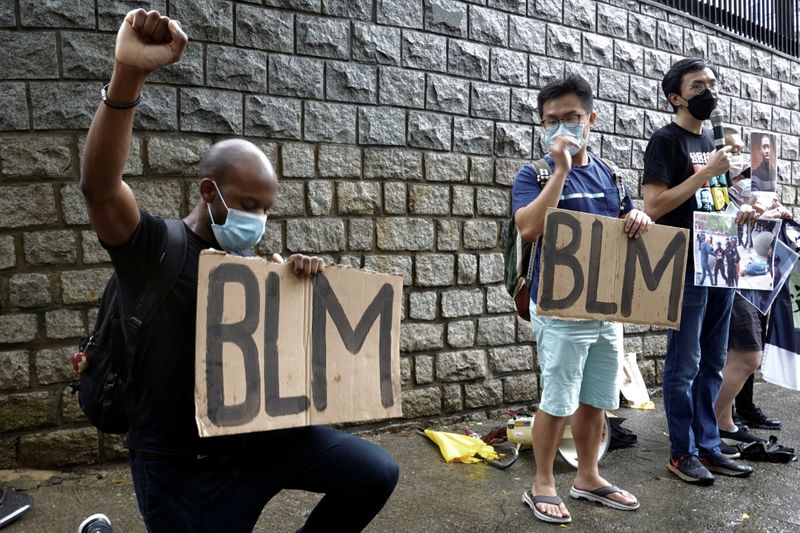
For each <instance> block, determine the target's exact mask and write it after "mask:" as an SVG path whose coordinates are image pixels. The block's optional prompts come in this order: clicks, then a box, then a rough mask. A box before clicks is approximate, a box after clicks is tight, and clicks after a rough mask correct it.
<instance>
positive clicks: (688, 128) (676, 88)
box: [642, 59, 752, 485]
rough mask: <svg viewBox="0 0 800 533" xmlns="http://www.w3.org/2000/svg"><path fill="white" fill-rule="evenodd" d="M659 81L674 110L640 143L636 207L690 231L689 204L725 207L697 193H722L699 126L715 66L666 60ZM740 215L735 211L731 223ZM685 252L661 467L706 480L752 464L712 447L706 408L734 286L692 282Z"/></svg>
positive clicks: (710, 404) (724, 163)
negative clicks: (666, 452) (666, 450)
mask: <svg viewBox="0 0 800 533" xmlns="http://www.w3.org/2000/svg"><path fill="white" fill-rule="evenodd" d="M661 86H662V89H663V90H664V96H666V97H667V100H668V101H669V103H670V104H671V105H672V107H673V109H674V110H675V120H674V121H673V122H671V123H669V124H667V125H666V126H664V127H663V128H661V129H659V130H658V131H656V132H655V133H653V136H652V137H651V138H650V141H649V142H648V144H647V149H646V150H645V155H644V173H643V176H642V196H643V197H644V208H645V211H647V214H648V215H650V216H651V217H652V218H653V219H654V220H655V221H656V222H658V223H659V224H666V225H669V226H677V227H679V228H687V229H690V230H691V229H692V227H693V220H694V212H695V211H712V210H714V209H716V210H718V211H722V210H724V209H725V207H726V203H727V202H726V201H723V202H720V203H719V204H717V203H709V202H707V201H704V198H707V197H708V196H709V194H710V196H711V197H712V198H720V199H727V198H728V194H727V187H726V184H727V179H726V178H725V172H726V171H727V170H728V169H729V168H730V165H731V163H730V150H731V148H730V147H729V146H726V147H724V148H721V149H720V150H715V149H714V139H713V136H712V134H711V131H710V130H704V129H703V121H705V120H706V119H708V118H709V116H711V111H713V109H714V108H715V107H716V105H717V77H716V72H715V71H714V69H713V68H712V67H711V66H710V65H708V64H707V63H706V62H705V61H703V60H702V59H682V60H680V61H677V62H676V63H674V64H673V65H672V67H671V68H670V69H669V71H668V72H667V74H666V75H665V76H664V79H663V81H662V82H661ZM747 217H749V215H748V214H747V213H745V212H743V211H740V213H739V216H738V220H737V222H740V223H741V222H743V221H744V219H745V218H747ZM692 252H693V251H692V250H690V251H689V253H690V254H691V253H692ZM720 255H722V253H721V251H720ZM689 259H690V260H689V261H687V263H686V264H687V268H686V281H685V284H684V292H683V308H682V312H681V324H680V329H679V330H669V331H668V332H667V340H668V343H667V353H666V357H665V360H664V378H663V382H664V411H665V412H666V415H667V423H668V425H669V440H670V459H669V463H668V464H667V469H668V470H669V471H670V472H672V473H673V474H674V475H675V476H677V477H678V478H680V479H682V480H683V481H686V482H688V483H696V484H699V485H711V484H712V483H714V475H713V474H712V473H711V472H714V473H717V474H723V475H728V476H740V477H745V476H748V475H750V473H751V472H752V468H750V467H749V466H747V465H744V464H741V463H737V462H735V461H732V460H731V459H729V458H728V457H726V456H725V455H723V454H722V453H721V452H720V436H719V428H718V427H717V418H716V415H715V413H714V401H715V399H716V398H717V394H718V393H719V390H720V385H721V384H722V368H723V366H724V364H725V354H726V351H727V346H728V325H729V323H730V316H731V307H732V305H733V293H734V291H733V290H732V289H730V288H728V287H716V286H714V287H701V286H696V285H695V276H694V262H693V261H691V256H690V257H689ZM718 261H720V262H721V258H720V259H719V260H718ZM717 264H720V263H717ZM715 276H716V274H715ZM714 284H715V285H716V280H715V283H714Z"/></svg>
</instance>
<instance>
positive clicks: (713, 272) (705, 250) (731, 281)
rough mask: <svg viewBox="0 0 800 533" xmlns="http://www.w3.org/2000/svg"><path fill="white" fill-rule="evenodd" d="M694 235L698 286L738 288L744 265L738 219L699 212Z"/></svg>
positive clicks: (720, 214) (696, 282) (696, 281)
mask: <svg viewBox="0 0 800 533" xmlns="http://www.w3.org/2000/svg"><path fill="white" fill-rule="evenodd" d="M693 235H694V238H695V241H694V244H693V249H694V274H695V280H694V284H695V285H698V286H702V287H735V286H736V281H737V277H738V268H739V264H740V263H741V258H740V257H739V248H738V246H737V244H738V239H737V235H736V216H735V215H726V214H723V213H700V212H695V214H694V233H693Z"/></svg>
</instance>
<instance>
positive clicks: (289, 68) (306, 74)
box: [269, 55, 324, 99]
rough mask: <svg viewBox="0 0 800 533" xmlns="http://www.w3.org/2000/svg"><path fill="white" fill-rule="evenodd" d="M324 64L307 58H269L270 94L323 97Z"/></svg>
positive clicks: (279, 56) (273, 56)
mask: <svg viewBox="0 0 800 533" xmlns="http://www.w3.org/2000/svg"><path fill="white" fill-rule="evenodd" d="M323 72H324V69H323V62H322V61H320V60H319V59H310V58H306V57H289V56H282V55H270V56H269V92H270V94H277V95H282V96H297V97H301V98H318V99H321V98H322V95H323V90H324V89H323Z"/></svg>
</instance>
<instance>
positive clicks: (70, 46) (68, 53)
mask: <svg viewBox="0 0 800 533" xmlns="http://www.w3.org/2000/svg"><path fill="white" fill-rule="evenodd" d="M0 41H2V39H1V38H0ZM61 57H62V64H63V71H64V78H78V79H81V80H86V79H93V80H108V79H110V78H111V71H112V70H113V69H114V36H113V35H104V34H92V33H77V32H64V33H62V34H61ZM53 58H55V54H53ZM53 61H55V59H53Z"/></svg>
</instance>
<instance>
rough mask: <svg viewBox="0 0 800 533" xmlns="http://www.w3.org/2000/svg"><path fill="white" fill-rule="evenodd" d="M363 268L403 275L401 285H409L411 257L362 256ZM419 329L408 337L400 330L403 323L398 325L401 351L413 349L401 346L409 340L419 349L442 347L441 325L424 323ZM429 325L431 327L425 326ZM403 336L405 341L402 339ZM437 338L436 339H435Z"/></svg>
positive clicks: (402, 328) (402, 327)
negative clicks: (417, 332)
mask: <svg viewBox="0 0 800 533" xmlns="http://www.w3.org/2000/svg"><path fill="white" fill-rule="evenodd" d="M364 270H369V271H371V272H378V273H381V274H398V275H400V276H403V285H405V286H409V285H411V258H410V257H409V256H407V255H368V256H366V257H364ZM425 326H426V327H423V328H422V330H421V331H419V335H418V336H417V335H414V334H413V333H414V332H412V336H411V337H410V338H409V335H407V334H406V335H404V334H403V333H402V332H403V330H404V329H406V328H404V324H401V325H400V330H401V335H400V349H401V350H403V351H414V350H413V349H409V348H408V347H406V348H403V343H404V342H409V341H411V343H412V344H413V345H414V346H419V349H421V350H425V349H429V348H441V347H442V341H441V338H442V327H441V326H440V325H438V324H426V325H425ZM427 326H431V327H427ZM437 332H438V333H437ZM404 338H405V341H404V340H403V339H404ZM437 338H438V341H436V339H437Z"/></svg>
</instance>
